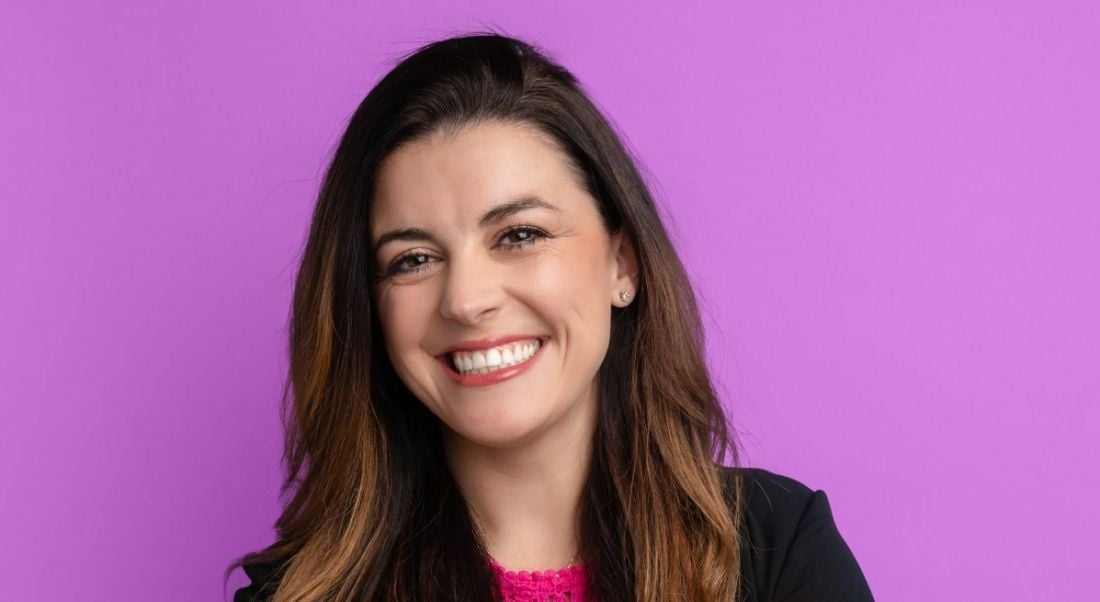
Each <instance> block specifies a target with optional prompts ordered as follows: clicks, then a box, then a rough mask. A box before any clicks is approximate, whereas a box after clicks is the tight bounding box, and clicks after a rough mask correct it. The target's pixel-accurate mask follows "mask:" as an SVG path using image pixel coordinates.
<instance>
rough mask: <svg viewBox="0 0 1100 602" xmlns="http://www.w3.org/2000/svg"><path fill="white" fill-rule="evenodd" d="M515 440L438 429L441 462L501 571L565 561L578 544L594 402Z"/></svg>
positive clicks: (560, 564)
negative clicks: (502, 442) (492, 442)
mask: <svg viewBox="0 0 1100 602" xmlns="http://www.w3.org/2000/svg"><path fill="white" fill-rule="evenodd" d="M571 414H572V415H571V416H567V417H565V418H563V419H562V421H561V422H562V423H561V424H558V425H556V426H555V428H553V429H551V430H548V431H546V432H543V433H539V434H537V435H535V436H532V437H530V438H529V440H528V441H525V442H523V443H521V444H517V445H512V446H508V447H488V446H484V445H479V444H477V443H476V442H473V441H470V440H469V439H465V438H463V437H461V436H459V435H457V434H456V433H454V432H453V431H450V430H449V429H446V428H444V435H443V436H444V441H443V445H444V451H445V453H446V457H447V463H448V466H449V468H450V470H451V473H452V474H453V475H454V478H455V481H456V482H457V483H458V486H459V489H460V490H461V491H462V494H463V496H464V497H465V498H466V502H467V504H468V505H469V507H470V510H471V512H472V513H473V518H474V522H475V528H478V529H480V531H481V536H482V539H483V542H484V544H485V546H486V548H487V549H488V551H489V554H490V555H491V556H492V558H493V560H495V561H496V562H497V563H499V564H500V565H501V566H503V567H504V568H506V569H508V570H516V571H518V570H528V571H531V570H545V569H547V568H560V567H564V566H566V565H568V564H569V563H570V562H572V561H573V560H574V559H575V558H577V555H578V551H579V543H580V540H579V537H578V534H579V530H578V528H577V519H578V511H579V508H580V498H581V494H582V489H583V487H584V481H585V478H586V476H587V474H588V463H589V455H590V447H591V441H592V432H593V429H594V425H595V403H587V404H582V405H581V407H580V408H578V409H577V411H574V412H572V413H571Z"/></svg>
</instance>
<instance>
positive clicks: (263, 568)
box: [233, 562, 279, 602]
mask: <svg viewBox="0 0 1100 602" xmlns="http://www.w3.org/2000/svg"><path fill="white" fill-rule="evenodd" d="M241 568H243V569H244V574H245V575H247V576H248V578H249V579H250V580H251V583H249V584H248V585H247V586H245V587H242V588H240V589H238V590H237V592H236V593H235V594H233V602H265V601H267V600H270V599H271V596H272V594H274V593H275V589H276V587H278V579H279V575H278V574H277V571H276V569H275V566H274V565H273V564H268V563H260V562H254V563H245V564H244V565H243V566H242V567H241Z"/></svg>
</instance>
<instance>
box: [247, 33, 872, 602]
mask: <svg viewBox="0 0 1100 602" xmlns="http://www.w3.org/2000/svg"><path fill="white" fill-rule="evenodd" d="M290 334H291V338H290V344H291V374H290V379H289V381H288V387H287V390H286V396H285V397H284V401H285V412H286V428H287V432H286V459H287V463H288V466H287V476H286V481H285V484H284V491H287V492H292V494H293V496H292V498H291V501H290V503H289V504H287V506H286V508H285V509H284V512H283V515H282V516H281V517H280V518H279V520H278V522H277V524H276V526H277V530H278V539H277V541H276V542H275V543H274V544H272V545H271V546H270V547H268V548H267V549H265V550H262V551H260V552H256V553H253V554H247V555H245V556H244V557H243V558H241V559H240V560H238V562H237V563H235V564H234V565H233V566H232V567H230V570H232V569H233V568H235V567H238V566H243V567H244V569H245V572H246V573H247V574H248V576H249V577H250V578H251V579H252V583H251V585H249V586H248V587H246V588H242V589H241V590H239V591H238V592H237V593H236V600H237V601H244V600H267V599H271V600H280V601H281V600H485V601H489V600H501V599H503V600H525V601H530V600H536V601H542V600H555V601H558V600H572V601H579V600H599V601H601V602H606V601H613V600H624V601H625V600H667V599H681V600H704V601H710V600H723V601H727V600H746V601H748V600H754V601H756V600H796V599H797V600H811V599H813V600H818V599H830V600H866V599H870V597H871V596H870V592H869V590H868V589H867V585H866V582H865V580H864V579H863V575H862V573H861V572H860V569H859V566H858V565H857V563H856V561H855V559H854V558H853V557H852V554H851V552H850V551H849V549H848V547H847V546H846V545H845V543H844V540H843V539H842V538H841V536H840V534H839V532H838V531H837V529H836V526H835V524H834V523H833V519H832V516H831V513H830V509H829V506H828V502H827V499H826V497H825V495H824V493H823V492H821V491H813V490H811V489H809V488H807V487H805V486H804V485H802V484H801V483H799V482H797V481H794V480H793V479H789V478H787V477H784V476H781V475H776V474H773V473H769V472H766V471H763V470H759V469H747V468H739V467H737V466H736V463H737V449H736V445H735V443H734V442H733V441H732V439H731V436H730V428H729V425H728V424H727V421H726V419H725V416H724V413H723V411H722V408H721V406H720V405H719V404H718V401H717V399H716V397H715V394H714V391H713V388H712V385H711V382H710V378H709V375H708V373H707V369H706V366H705V364H704V362H703V359H702V348H703V345H702V337H703V333H702V329H701V327H700V324H699V317H698V313H697V310H696V307H695V304H694V296H693V293H692V290H691V287H690V284H689V282H688V280H687V278H686V276H685V273H684V270H683V268H682V266H681V264H680V261H679V259H678V258H677V256H676V253H675V251H674V249H673V247H672V245H671V244H670V243H669V240H668V236H667V234H666V232H665V230H664V227H663V225H662V224H661V221H660V219H659V217H658V214H657V211H656V210H655V207H654V204H653V200H652V198H651V196H650V194H649V192H648V190H647V189H646V187H645V185H644V184H643V182H642V180H641V178H640V177H639V175H638V172H637V170H636V168H635V167H634V164H633V161H632V160H631V159H630V157H629V155H628V154H627V152H626V151H625V150H624V148H623V146H622V144H621V143H620V142H619V140H618V138H617V136H616V135H615V134H614V132H613V131H612V129H611V128H610V126H609V125H608V123H607V121H606V120H605V119H604V118H603V117H602V116H601V115H600V113H599V111H598V110H597V109H596V108H595V107H594V106H593V104H592V103H591V102H590V101H589V100H588V99H587V98H586V96H585V95H584V94H583V93H582V91H581V89H580V87H579V85H578V84H577V82H576V81H575V79H574V78H573V76H572V75H570V74H569V73H568V72H567V71H565V70H564V69H563V68H561V67H560V66H558V65H556V64H555V63H553V62H552V61H551V60H550V59H549V58H547V57H546V56H545V54H544V53H542V52H540V51H538V50H537V49H535V48H534V47H532V46H530V45H527V44H525V43H523V42H520V41H518V40H515V39H512V38H507V37H504V36H499V35H492V34H488V35H471V36H463V37H458V38H451V39H448V40H443V41H440V42H436V43H433V44H429V45H428V46H425V47H424V48H421V49H419V50H418V51H416V52H415V53H414V54H412V55H410V56H408V57H406V58H405V59H404V60H403V61H401V63H400V64H398V65H397V66H396V67H395V68H394V69H393V70H392V71H391V72H390V73H389V74H387V75H386V76H385V77H384V78H383V79H382V80H381V81H380V82H379V83H378V84H377V85H376V86H375V88H374V89H373V90H372V91H371V92H370V93H369V94H368V95H367V97H366V99H365V100H364V101H363V103H362V104H361V105H360V107H359V109H358V110H357V111H356V113H355V115H354V116H353V117H352V119H351V122H350V124H349V125H348V128H347V132H346V133H345V135H344V137H343V139H342V141H341V143H340V146H339V148H338V149H337V151H336V154H335V156H334V158H333V162H332V165H331V167H330V168H329V170H328V172H327V174H326V178H325V182H324V185H323V187H322V190H321V194H320V198H319V200H318V203H317V207H316V211H315V213H314V216H313V222H312V228H311V231H310V235H309V241H308V244H307V246H306V251H305V255H304V257H303V259H302V265H301V270H300V271H299V275H298V280H297V285H296V288H295V296H294V308H293V322H292V329H291V333H290ZM727 457H732V460H733V464H734V466H724V465H723V460H724V459H725V458H727Z"/></svg>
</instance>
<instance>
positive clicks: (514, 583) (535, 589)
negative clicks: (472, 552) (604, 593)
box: [489, 560, 591, 602]
mask: <svg viewBox="0 0 1100 602" xmlns="http://www.w3.org/2000/svg"><path fill="white" fill-rule="evenodd" d="M489 566H491V567H492V568H493V573H495V574H496V576H497V582H498V583H500V593H501V594H502V595H503V596H504V602H566V601H568V602H584V601H590V600H591V599H590V598H588V596H587V595H585V587H586V586H587V584H588V574H587V573H586V572H585V570H584V567H583V566H581V565H572V566H567V567H565V568H561V569H557V570H554V569H547V570H545V571H530V572H528V571H509V570H507V569H505V568H504V567H502V566H500V565H499V564H497V562H496V561H495V560H490V561H489Z"/></svg>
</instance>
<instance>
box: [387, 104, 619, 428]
mask: <svg viewBox="0 0 1100 602" xmlns="http://www.w3.org/2000/svg"><path fill="white" fill-rule="evenodd" d="M371 224H372V225H371V243H372V248H375V249H376V251H375V256H374V260H375V267H376V269H378V270H380V271H381V274H382V275H381V276H380V278H381V280H380V281H379V284H378V288H377V299H376V304H377V308H378V312H379V317H380V318H381V322H382V330H383V335H384V337H385V341H386V350H387V352H388V355H389V358H390V361H391V362H392V363H393V365H394V367H395V369H396V371H397V374H398V375H399V376H400V377H401V379H402V381H404V383H405V384H406V386H408V387H409V389H410V390H411V391H412V392H413V394H415V395H416V397H417V398H418V399H420V401H421V402H423V403H424V404H425V405H426V406H427V407H428V408H429V409H430V410H431V411H432V412H433V413H434V414H435V415H436V416H438V417H439V419H440V420H441V421H442V422H443V424H444V425H445V426H446V427H447V428H446V430H447V431H449V432H448V433H447V436H448V437H453V436H458V437H460V438H462V439H464V440H466V441H469V442H473V443H476V444H479V445H484V446H491V447H511V446H516V445H522V444H525V443H532V442H535V441H536V440H538V439H540V438H543V437H547V436H555V433H556V434H557V435H565V436H567V437H568V436H569V433H571V432H575V433H580V432H583V430H584V429H588V428H590V427H591V423H592V420H594V416H595V404H596V372H597V370H598V369H599V366H600V364H601V362H602V361H603V358H604V355H605V354H606V352H607V346H608V339H609V335H610V325H611V322H610V319H611V308H612V306H613V305H618V306H623V305H625V303H624V302H622V301H621V300H620V298H619V291H623V290H626V291H630V292H631V293H633V292H634V290H635V289H634V285H633V283H632V278H633V276H634V273H635V267H634V266H635V259H634V254H633V249H632V248H631V246H630V244H629V243H628V242H626V239H624V238H622V237H621V235H616V236H609V234H608V232H607V231H606V230H605V228H604V226H603V224H602V222H601V221H600V216H599V213H598V210H597V208H596V204H595V201H594V199H593V198H592V197H591V196H590V195H589V194H588V193H587V192H585V191H584V189H583V187H582V186H581V185H580V184H579V183H578V182H577V181H576V180H575V179H574V176H573V174H572V173H571V172H570V170H569V168H568V164H567V159H566V157H565V155H563V154H562V153H561V152H560V151H559V150H557V148H556V147H555V146H554V145H553V144H552V143H550V142H549V141H548V139H547V138H544V137H543V136H541V135H540V133H538V132H537V130H535V129H533V128H532V127H527V126H523V125H516V124H505V123H501V122H488V123H481V124H477V125H472V126H469V127H467V128H464V129H462V130H460V131H459V132H458V133H452V134H440V135H435V136H432V137H428V138H425V139H421V140H417V141H415V142H412V143H409V144H407V145H405V146H402V147H401V148H399V149H398V150H397V151H395V152H394V153H393V154H391V155H390V156H389V157H388V158H387V159H386V161H385V162H384V163H383V165H382V168H381V170H380V172H379V177H378V182H377V188H376V190H375V201H374V204H373V207H372V209H371ZM624 242H625V243H626V244H624Z"/></svg>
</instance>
